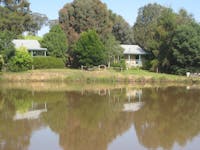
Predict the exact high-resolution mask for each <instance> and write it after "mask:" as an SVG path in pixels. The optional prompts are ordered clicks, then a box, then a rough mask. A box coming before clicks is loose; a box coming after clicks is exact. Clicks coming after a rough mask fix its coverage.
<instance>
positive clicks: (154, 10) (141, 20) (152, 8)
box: [133, 3, 167, 50]
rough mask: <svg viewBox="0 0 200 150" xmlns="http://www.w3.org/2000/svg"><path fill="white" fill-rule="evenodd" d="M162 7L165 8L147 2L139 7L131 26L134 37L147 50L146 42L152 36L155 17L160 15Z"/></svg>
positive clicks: (155, 23) (155, 21)
mask: <svg viewBox="0 0 200 150" xmlns="http://www.w3.org/2000/svg"><path fill="white" fill-rule="evenodd" d="M164 9H167V8H165V7H163V6H161V5H159V4H156V3H155V4H148V5H146V6H144V7H141V8H140V9H139V12H138V16H137V20H136V23H135V24H134V26H133V31H134V39H135V42H136V43H137V44H138V45H140V46H142V47H143V48H144V49H147V50H148V48H149V46H148V43H149V40H151V39H152V38H153V34H154V28H155V26H156V25H157V19H158V18H159V17H160V16H161V14H162V12H163V10H164Z"/></svg>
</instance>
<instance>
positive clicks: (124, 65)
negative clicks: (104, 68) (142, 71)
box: [111, 59, 126, 70]
mask: <svg viewBox="0 0 200 150" xmlns="http://www.w3.org/2000/svg"><path fill="white" fill-rule="evenodd" d="M111 67H119V68H121V69H123V70H125V69H126V63H125V60H124V59H122V60H120V61H119V62H117V63H113V64H111Z"/></svg>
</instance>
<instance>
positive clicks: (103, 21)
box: [59, 0, 112, 45]
mask: <svg viewBox="0 0 200 150" xmlns="http://www.w3.org/2000/svg"><path fill="white" fill-rule="evenodd" d="M59 22H60V24H61V26H62V28H63V30H64V31H65V33H66V34H67V37H68V42H69V44H70V45H71V44H73V43H74V42H76V41H77V40H78V38H79V36H80V34H81V33H82V32H84V31H87V30H89V29H94V30H96V32H97V33H98V34H99V35H105V34H107V33H110V32H111V31H112V25H111V23H110V20H109V12H108V10H107V7H106V5H105V4H103V3H102V2H101V1H100V0H75V1H73V2H72V3H68V4H66V5H65V6H64V7H63V8H62V9H61V10H60V12H59Z"/></svg>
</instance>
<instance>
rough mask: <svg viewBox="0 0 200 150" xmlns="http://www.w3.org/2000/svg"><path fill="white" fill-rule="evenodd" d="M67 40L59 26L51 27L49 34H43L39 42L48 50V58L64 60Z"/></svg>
mask: <svg viewBox="0 0 200 150" xmlns="http://www.w3.org/2000/svg"><path fill="white" fill-rule="evenodd" d="M66 41H67V38H66V35H65V33H64V32H63V30H62V28H61V27H60V25H55V26H53V27H52V28H51V29H50V31H49V33H47V34H45V35H44V37H43V40H42V42H41V44H42V46H43V47H46V48H47V49H48V55H49V56H55V57H59V58H63V59H64V60H65V59H66V52H67V43H66Z"/></svg>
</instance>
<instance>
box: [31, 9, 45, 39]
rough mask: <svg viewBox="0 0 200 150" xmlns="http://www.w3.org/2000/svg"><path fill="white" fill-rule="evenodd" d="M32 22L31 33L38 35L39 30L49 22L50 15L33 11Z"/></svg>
mask: <svg viewBox="0 0 200 150" xmlns="http://www.w3.org/2000/svg"><path fill="white" fill-rule="evenodd" d="M31 22H32V23H31V24H30V26H29V34H33V35H36V34H37V32H38V31H39V30H40V29H41V28H42V27H43V26H44V25H47V24H48V17H47V16H46V15H45V14H40V13H32V14H31Z"/></svg>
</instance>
